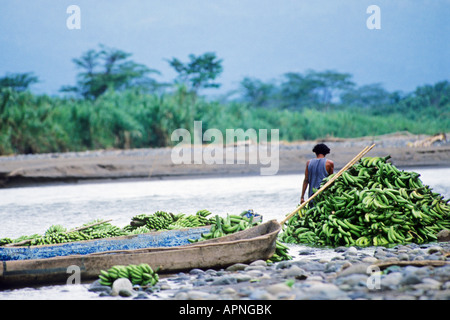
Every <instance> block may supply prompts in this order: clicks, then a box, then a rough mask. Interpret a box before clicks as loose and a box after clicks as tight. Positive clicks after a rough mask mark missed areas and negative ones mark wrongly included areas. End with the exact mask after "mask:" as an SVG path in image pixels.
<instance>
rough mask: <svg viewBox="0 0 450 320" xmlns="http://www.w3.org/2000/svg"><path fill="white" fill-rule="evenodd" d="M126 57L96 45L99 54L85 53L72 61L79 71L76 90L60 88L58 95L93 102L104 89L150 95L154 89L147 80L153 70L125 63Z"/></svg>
mask: <svg viewBox="0 0 450 320" xmlns="http://www.w3.org/2000/svg"><path fill="white" fill-rule="evenodd" d="M130 56H131V54H130V53H127V52H124V51H121V50H117V49H114V48H107V47H105V46H103V45H100V50H98V51H95V50H89V51H87V52H86V53H84V54H83V55H82V56H81V57H80V58H75V59H73V60H72V61H73V62H74V63H75V65H76V66H77V67H78V68H79V69H81V70H83V71H81V72H80V73H78V75H77V79H78V80H77V85H76V86H64V87H62V88H61V91H62V92H74V93H77V94H79V95H81V96H83V97H84V98H91V99H97V98H98V97H99V96H100V95H102V94H103V93H105V92H106V91H107V90H108V89H111V90H124V89H127V88H139V89H142V90H147V91H152V90H155V89H156V87H157V86H158V84H157V82H156V80H154V79H152V78H150V77H149V76H148V75H149V74H151V73H155V74H159V72H158V71H157V70H154V69H149V68H147V67H146V66H145V65H143V64H138V63H136V62H134V61H132V60H129V57H130Z"/></svg>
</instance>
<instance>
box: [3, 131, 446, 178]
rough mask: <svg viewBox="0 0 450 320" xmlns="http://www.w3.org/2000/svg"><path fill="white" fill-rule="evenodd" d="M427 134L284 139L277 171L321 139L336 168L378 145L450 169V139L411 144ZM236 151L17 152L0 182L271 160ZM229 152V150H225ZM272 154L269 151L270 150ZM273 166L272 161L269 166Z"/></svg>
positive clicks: (398, 157) (188, 171)
mask: <svg viewBox="0 0 450 320" xmlns="http://www.w3.org/2000/svg"><path fill="white" fill-rule="evenodd" d="M426 137H427V136H425V135H413V134H409V133H396V134H390V135H383V136H374V137H364V138H354V139H335V138H330V139H323V140H316V141H299V142H292V143H287V142H280V147H279V157H278V159H279V162H278V163H277V165H278V170H277V173H278V174H290V173H303V172H304V169H305V164H306V161H307V160H308V159H310V158H312V157H314V154H313V153H312V148H313V146H314V145H315V144H316V143H318V142H323V143H326V144H327V145H328V146H329V147H330V148H331V153H330V155H328V158H330V159H332V160H333V161H334V162H335V167H336V169H339V168H341V167H343V166H344V165H345V164H346V163H347V162H348V161H350V160H351V159H352V158H353V157H354V156H355V155H356V154H358V153H359V152H360V151H361V150H362V149H363V148H364V147H365V146H367V145H371V144H372V143H375V144H376V147H375V148H374V149H373V150H372V151H370V153H369V154H368V155H367V156H386V155H391V157H392V158H391V161H392V163H393V164H394V165H396V166H397V167H399V168H408V167H423V166H434V167H448V166H450V161H449V160H448V159H450V143H448V142H446V143H445V142H443V143H440V144H439V145H432V146H428V147H412V146H411V144H412V143H414V142H416V141H419V140H421V139H424V138H426ZM225 148H228V150H230V148H231V151H233V152H234V154H235V155H236V158H238V159H239V158H240V159H243V160H244V161H243V162H244V164H236V163H234V164H225V162H224V164H212V165H208V164H205V163H203V164H174V163H173V161H172V158H171V155H172V148H147V149H128V150H96V151H86V152H69V153H54V154H35V155H14V156H4V157H0V185H1V186H2V187H14V186H20V185H26V184H36V183H38V184H40V183H48V182H77V181H87V180H99V179H101V180H103V179H150V178H159V179H163V178H184V177H186V178H187V177H189V178H192V177H195V176H231V175H259V174H260V173H261V168H264V167H268V164H267V163H262V162H261V161H258V163H257V164H250V163H249V160H248V159H249V155H252V154H253V155H255V156H257V155H258V146H257V145H255V144H248V145H238V146H228V147H225ZM225 151H226V150H224V154H225ZM269 152H270V150H269ZM270 165H273V164H270Z"/></svg>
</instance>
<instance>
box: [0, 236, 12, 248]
mask: <svg viewBox="0 0 450 320" xmlns="http://www.w3.org/2000/svg"><path fill="white" fill-rule="evenodd" d="M10 243H13V240H12V239H10V238H1V239H0V247H1V246H4V245H5V244H10Z"/></svg>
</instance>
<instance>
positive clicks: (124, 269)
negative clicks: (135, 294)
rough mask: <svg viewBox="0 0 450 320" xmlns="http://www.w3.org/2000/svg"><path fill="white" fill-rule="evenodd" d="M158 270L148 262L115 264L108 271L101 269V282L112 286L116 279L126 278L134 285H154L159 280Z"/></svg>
mask: <svg viewBox="0 0 450 320" xmlns="http://www.w3.org/2000/svg"><path fill="white" fill-rule="evenodd" d="M157 272H158V270H156V271H154V270H153V269H152V268H151V267H150V266H149V265H148V264H145V263H141V264H139V265H134V264H130V265H128V266H122V265H118V266H113V267H111V268H110V269H108V270H107V271H105V270H100V274H99V276H98V277H99V282H100V284H101V285H104V286H112V284H113V283H114V281H115V280H117V279H119V278H126V279H128V280H130V281H131V283H132V284H134V285H140V286H154V285H155V284H156V283H158V281H159V276H158V273H157Z"/></svg>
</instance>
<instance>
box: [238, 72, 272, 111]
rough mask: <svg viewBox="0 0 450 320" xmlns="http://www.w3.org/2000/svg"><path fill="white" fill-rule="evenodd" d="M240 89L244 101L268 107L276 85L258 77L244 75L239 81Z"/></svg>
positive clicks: (256, 105)
mask: <svg viewBox="0 0 450 320" xmlns="http://www.w3.org/2000/svg"><path fill="white" fill-rule="evenodd" d="M240 91H241V92H242V98H243V100H244V101H245V102H248V103H250V104H251V105H252V106H255V107H269V106H270V103H271V102H273V99H274V97H275V92H276V86H275V85H274V84H272V83H266V82H263V81H261V80H258V79H252V78H249V77H245V78H244V79H243V80H242V81H241V83H240Z"/></svg>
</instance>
